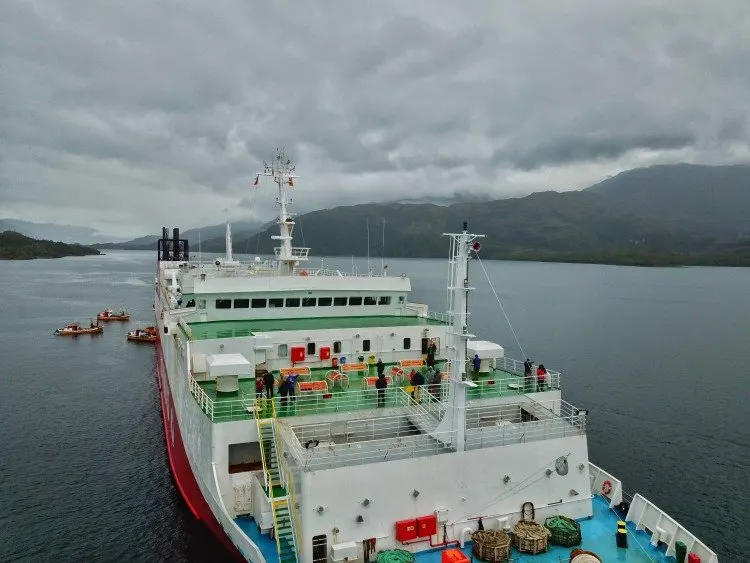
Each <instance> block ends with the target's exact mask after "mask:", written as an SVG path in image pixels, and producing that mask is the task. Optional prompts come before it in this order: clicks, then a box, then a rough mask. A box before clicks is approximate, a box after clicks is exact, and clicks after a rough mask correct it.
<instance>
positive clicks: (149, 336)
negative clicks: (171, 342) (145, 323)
mask: <svg viewBox="0 0 750 563" xmlns="http://www.w3.org/2000/svg"><path fill="white" fill-rule="evenodd" d="M126 339H127V340H129V341H131V342H150V343H153V342H156V341H157V340H159V334H158V333H157V331H156V327H155V326H149V327H146V328H136V329H135V330H131V331H130V332H129V333H128V335H127V336H126Z"/></svg>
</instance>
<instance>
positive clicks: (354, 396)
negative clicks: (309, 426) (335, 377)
mask: <svg viewBox="0 0 750 563" xmlns="http://www.w3.org/2000/svg"><path fill="white" fill-rule="evenodd" d="M383 395H384V397H383V399H382V404H383V407H403V406H407V405H408V404H409V396H408V395H407V394H406V393H404V392H403V390H402V389H401V388H400V387H388V388H387V389H385V393H384V394H383ZM272 401H273V403H274V410H275V412H276V415H277V416H279V417H287V416H306V415H313V414H322V413H336V412H350V411H357V410H362V409H373V408H377V407H378V405H379V397H378V389H374V388H368V389H358V390H354V391H342V392H337V393H321V392H309V393H302V394H300V395H295V396H292V397H287V398H286V399H284V398H283V397H279V396H278V395H277V396H275V397H274V398H273V399H272Z"/></svg>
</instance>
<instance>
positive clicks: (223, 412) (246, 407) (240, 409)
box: [188, 373, 255, 422]
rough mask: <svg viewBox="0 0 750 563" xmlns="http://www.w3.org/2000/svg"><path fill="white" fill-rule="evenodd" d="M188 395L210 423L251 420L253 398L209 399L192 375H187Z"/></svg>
mask: <svg viewBox="0 0 750 563" xmlns="http://www.w3.org/2000/svg"><path fill="white" fill-rule="evenodd" d="M188 385H189V388H190V394H191V395H192V396H193V397H194V398H195V401H196V402H197V403H198V406H199V407H200V408H201V410H202V411H203V412H204V413H206V415H207V416H208V418H210V419H211V421H212V422H222V421H228V420H246V419H251V418H253V413H254V410H255V409H254V406H255V398H254V397H250V396H248V395H246V394H244V393H243V394H242V395H240V396H239V397H238V398H236V399H231V400H221V401H215V400H214V399H212V398H211V397H209V395H208V393H206V392H205V391H204V390H203V388H202V387H201V386H200V384H199V383H198V382H197V381H196V380H195V378H194V377H193V374H192V373H191V374H189V375H188Z"/></svg>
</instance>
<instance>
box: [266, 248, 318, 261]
mask: <svg viewBox="0 0 750 563" xmlns="http://www.w3.org/2000/svg"><path fill="white" fill-rule="evenodd" d="M283 250H284V248H283V247H281V246H276V247H274V249H273V253H274V256H276V258H280V257H281V253H282V251H283ZM291 251H292V253H291V256H292V258H303V259H305V260H306V259H307V257H308V255H309V254H310V248H309V247H304V246H293V247H292V248H291Z"/></svg>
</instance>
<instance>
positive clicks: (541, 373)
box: [536, 368, 547, 381]
mask: <svg viewBox="0 0 750 563" xmlns="http://www.w3.org/2000/svg"><path fill="white" fill-rule="evenodd" d="M536 377H537V379H540V380H542V381H543V380H545V379H547V370H546V369H542V368H537V370H536Z"/></svg>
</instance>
